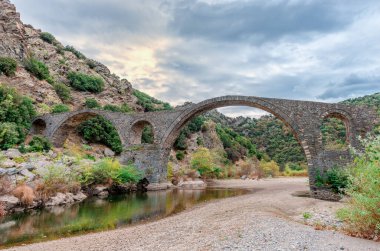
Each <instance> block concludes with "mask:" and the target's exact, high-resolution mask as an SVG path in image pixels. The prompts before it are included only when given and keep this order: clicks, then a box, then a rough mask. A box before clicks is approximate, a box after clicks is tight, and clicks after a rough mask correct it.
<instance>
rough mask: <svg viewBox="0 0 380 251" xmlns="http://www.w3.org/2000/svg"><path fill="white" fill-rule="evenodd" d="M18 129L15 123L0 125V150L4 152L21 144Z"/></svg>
mask: <svg viewBox="0 0 380 251" xmlns="http://www.w3.org/2000/svg"><path fill="white" fill-rule="evenodd" d="M22 138H23V137H22V135H20V131H19V128H18V127H17V125H16V124H15V123H10V122H4V123H0V149H2V150H5V149H8V148H11V147H12V146H14V145H16V144H19V143H21V142H22Z"/></svg>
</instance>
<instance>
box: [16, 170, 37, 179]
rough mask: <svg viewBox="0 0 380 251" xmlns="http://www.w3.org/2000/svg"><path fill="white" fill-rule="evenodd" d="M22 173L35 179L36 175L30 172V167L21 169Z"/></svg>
mask: <svg viewBox="0 0 380 251" xmlns="http://www.w3.org/2000/svg"><path fill="white" fill-rule="evenodd" d="M20 174H21V175H23V176H25V177H28V179H29V180H33V179H34V177H35V176H36V175H35V174H33V173H32V172H30V171H29V170H28V169H23V170H21V171H20Z"/></svg>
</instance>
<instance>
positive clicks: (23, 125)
mask: <svg viewBox="0 0 380 251" xmlns="http://www.w3.org/2000/svg"><path fill="white" fill-rule="evenodd" d="M35 115H36V111H35V109H34V107H33V102H32V100H31V99H29V98H27V97H24V96H21V95H19V94H18V93H17V92H16V90H15V89H13V88H9V87H7V86H5V85H0V148H1V149H8V148H9V147H12V146H13V145H15V144H19V143H21V142H23V141H24V139H25V136H26V133H27V132H28V130H29V129H30V126H31V120H32V118H33V117H34V116H35Z"/></svg>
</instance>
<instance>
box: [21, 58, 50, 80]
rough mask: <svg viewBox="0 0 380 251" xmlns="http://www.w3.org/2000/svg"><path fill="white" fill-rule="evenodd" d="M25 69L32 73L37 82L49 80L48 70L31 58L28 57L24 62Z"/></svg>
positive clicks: (41, 63)
mask: <svg viewBox="0 0 380 251" xmlns="http://www.w3.org/2000/svg"><path fill="white" fill-rule="evenodd" d="M24 66H25V69H26V70H27V71H29V72H30V73H32V74H33V75H34V76H35V77H36V78H38V79H39V80H49V79H51V77H50V73H49V68H48V67H47V66H46V65H45V64H44V63H43V62H41V61H38V60H37V59H35V58H33V57H28V58H27V59H26V60H25V62H24Z"/></svg>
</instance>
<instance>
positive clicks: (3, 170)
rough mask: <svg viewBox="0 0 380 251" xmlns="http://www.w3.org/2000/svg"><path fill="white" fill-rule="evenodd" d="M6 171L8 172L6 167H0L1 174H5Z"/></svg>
mask: <svg viewBox="0 0 380 251" xmlns="http://www.w3.org/2000/svg"><path fill="white" fill-rule="evenodd" d="M6 173H7V169H4V168H1V167H0V176H3V175H4V174H6Z"/></svg>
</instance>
